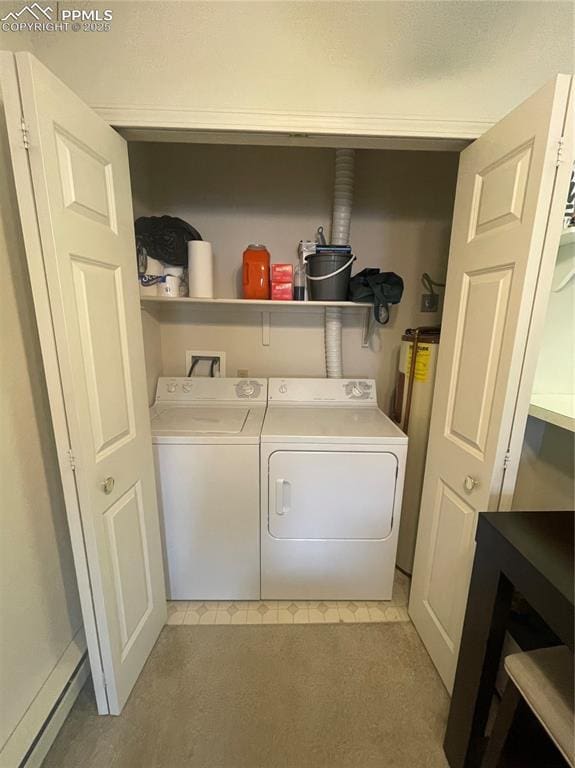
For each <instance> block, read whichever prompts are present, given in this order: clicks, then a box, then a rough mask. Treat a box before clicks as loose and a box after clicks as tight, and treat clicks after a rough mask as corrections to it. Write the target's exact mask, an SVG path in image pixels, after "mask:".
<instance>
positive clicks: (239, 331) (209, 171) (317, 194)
mask: <svg viewBox="0 0 575 768" xmlns="http://www.w3.org/2000/svg"><path fill="white" fill-rule="evenodd" d="M129 150H130V168H131V175H132V192H133V198H134V215H135V217H138V216H144V215H162V214H170V215H172V216H180V217H181V218H183V219H185V220H186V221H188V222H189V223H190V224H192V225H193V226H194V227H196V229H198V230H199V231H200V233H201V234H202V236H203V238H204V239H205V240H209V241H210V242H212V244H213V248H214V257H215V265H216V267H215V291H216V296H217V297H241V272H240V266H241V259H242V251H243V249H244V247H245V246H246V245H247V244H248V243H252V242H260V243H262V242H263V243H265V244H266V245H267V246H268V249H269V251H270V253H271V257H272V262H284V261H288V262H292V263H295V261H296V258H297V245H298V242H299V240H301V239H313V237H314V234H315V231H316V229H317V227H318V226H319V225H323V226H324V228H325V230H326V233H327V235H328V236H329V228H330V221H331V208H332V189H333V173H334V152H333V150H331V149H318V148H301V147H261V146H260V147H255V146H230V145H200V144H176V143H155V144H153V143H145V142H142V143H139V142H134V143H131V144H130V147H129ZM457 163H458V155H457V154H456V153H451V152H416V151H392V150H360V151H358V152H357V153H356V183H355V197H354V205H353V217H352V227H351V243H352V246H353V250H354V253H355V254H356V256H357V262H356V264H355V269H356V270H359V269H362V268H363V267H368V266H369V267H379V268H380V269H382V270H385V271H394V272H397V273H398V274H400V275H401V276H402V277H403V279H404V282H405V292H404V296H403V299H402V302H401V304H400V305H399V306H398V307H395V308H394V309H393V310H392V316H391V321H390V323H389V325H387V326H385V327H377V328H375V330H374V332H373V333H372V335H371V338H370V344H369V347H367V348H365V347H362V346H361V330H362V322H363V317H362V313H361V312H359V311H357V312H353V313H344V329H343V358H344V376H346V377H354V376H363V377H370V378H374V379H376V381H377V388H378V393H379V399H380V405H381V407H382V408H383V409H384V410H385V411H389V407H390V402H391V397H392V393H393V388H394V382H395V375H396V370H397V361H398V354H399V347H400V342H401V335H402V333H403V332H404V330H405V328H407V327H413V326H417V325H434V324H437V323H439V322H440V319H441V315H440V312H437V313H421V312H420V296H421V294H422V292H423V291H424V289H423V287H422V285H421V283H420V277H421V274H422V272H429V273H430V274H431V276H432V277H433V278H434V279H436V280H442V279H443V278H444V276H445V273H446V268H447V257H448V251H449V237H450V230H451V218H452V212H453V200H454V194H455V182H456V174H457ZM440 309H441V306H440ZM142 316H143V328H144V342H145V348H146V363H147V371H148V392H149V397H150V401H152V399H153V396H154V392H155V384H156V381H157V377H158V376H159V375H164V376H182V375H185V351H186V350H187V349H208V350H213V349H218V350H223V351H225V352H226V359H227V375H228V376H236V375H237V374H238V370H240V369H243V370H247V371H248V372H249V375H250V376H261V377H264V376H324V375H325V368H324V365H325V363H324V348H323V315H322V313H321V312H318V311H317V310H314V311H313V312H303V311H302V310H298V311H293V310H290V308H289V307H288V308H286V310H285V311H282V310H274V311H273V312H272V314H271V334H270V343H269V346H264V345H263V344H262V332H261V311H256V310H251V309H248V308H246V307H240V308H239V309H230V308H223V307H217V308H216V307H206V308H203V307H202V308H201V309H197V308H192V307H190V306H181V305H174V306H171V307H163V310H162V313H161V315H157V316H156V317H154V316H153V315H152V314H150V313H149V312H147V311H143V312H142Z"/></svg>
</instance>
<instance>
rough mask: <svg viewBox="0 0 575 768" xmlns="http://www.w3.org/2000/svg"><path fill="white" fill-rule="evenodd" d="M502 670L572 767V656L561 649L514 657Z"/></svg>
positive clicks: (574, 758) (574, 743)
mask: <svg viewBox="0 0 575 768" xmlns="http://www.w3.org/2000/svg"><path fill="white" fill-rule="evenodd" d="M505 670H506V672H507V674H508V675H509V677H510V678H511V680H512V682H513V683H514V684H515V686H516V687H517V688H518V689H519V692H520V693H521V695H522V696H523V698H524V699H525V701H526V702H527V704H529V706H530V707H531V709H532V710H533V713H534V714H535V716H536V717H537V719H538V720H539V721H540V722H541V724H542V725H543V727H544V728H545V730H546V731H547V733H548V734H549V736H551V738H552V739H553V741H554V742H555V744H556V745H557V747H558V748H559V749H560V750H561V752H562V754H563V756H564V757H565V759H566V760H567V762H568V763H569V765H570V766H575V733H574V721H573V718H574V714H573V654H572V653H571V651H570V650H569V649H568V648H566V647H565V646H564V645H560V646H557V647H555V648H541V649H539V650H537V651H529V652H528V653H514V654H512V655H511V656H507V657H506V659H505Z"/></svg>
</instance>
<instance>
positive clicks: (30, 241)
mask: <svg viewBox="0 0 575 768" xmlns="http://www.w3.org/2000/svg"><path fill="white" fill-rule="evenodd" d="M0 77H1V81H2V96H3V100H4V103H5V104H9V105H11V107H12V110H14V111H16V110H17V112H18V113H19V114H22V104H21V100H20V89H19V86H18V74H17V70H16V58H15V56H14V54H12V53H8V52H5V51H2V52H0ZM6 126H7V133H8V141H9V144H10V150H11V154H12V162H13V163H14V166H15V167H16V168H18V169H19V171H20V173H21V179H22V180H25V181H23V182H22V184H18V185H16V196H17V198H18V204H19V208H20V211H21V212H22V213H21V214H20V219H21V225H22V235H23V238H24V244H25V251H26V259H27V262H28V274H29V277H30V284H31V287H32V295H33V298H34V311H35V314H36V325H37V329H38V336H39V339H40V348H41V351H42V361H43V364H44V376H45V379H46V387H47V391H48V400H49V403H50V413H51V418H52V425H53V431H54V439H55V442H56V452H57V455H58V465H59V470H60V476H61V478H62V490H63V493H64V503H65V506H66V511H67V519H68V525H69V529H70V539H71V542H72V554H73V558H74V566H75V569H76V577H77V580H78V588H79V590H81V591H82V592H83V593H84V594H88V593H90V594H91V593H92V589H91V583H90V575H89V571H88V560H87V556H86V549H85V542H84V531H83V527H82V521H81V517H80V507H79V502H78V494H77V490H76V478H75V476H74V472H73V466H72V458H71V457H72V453H71V443H70V435H69V430H68V419H67V416H66V409H65V405H64V395H63V392H62V381H61V376H60V366H59V362H58V353H57V351H56V340H55V334H54V328H53V324H52V311H51V308H50V299H49V295H48V287H47V284H46V278H45V271H44V270H45V267H44V255H43V251H42V243H41V240H40V232H39V226H38V218H37V215H36V201H35V198H34V191H33V187H32V174H31V171H30V164H29V157H28V151H27V148H26V144H25V133H24V130H23V129H22V126H20V130H18V128H17V127H16V126H15V125H14V124H13V123H10V121H8V120H7V121H6ZM81 606H82V621H83V623H84V632H85V635H86V640H87V644H88V649H89V657H90V668H91V671H92V680H93V683H94V692H95V695H96V703H97V705H98V711H99V712H102V713H107V712H109V705H108V698H107V695H106V686H105V680H104V669H103V664H102V658H101V655H100V650H99V649H100V644H99V639H98V632H97V628H96V616H95V612H94V605H93V602H92V605H91V610H90V609H89V607H88V606H87V605H86V601H84V600H83V601H81Z"/></svg>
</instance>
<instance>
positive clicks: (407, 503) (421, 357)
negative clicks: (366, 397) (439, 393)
mask: <svg viewBox="0 0 575 768" xmlns="http://www.w3.org/2000/svg"><path fill="white" fill-rule="evenodd" d="M415 345H416V346H417V353H416V355H415V365H414V366H413V368H412V363H413V359H414V356H413V349H414V346H415ZM438 346H439V328H414V329H411V328H410V329H408V330H407V331H406V332H405V334H404V335H403V336H402V340H401V350H400V354H399V369H398V374H397V384H396V389H395V403H394V418H395V421H396V422H397V423H398V424H399V425H400V426H401V428H402V429H403V431H404V432H406V433H407V435H408V437H409V448H408V451H407V465H406V469H405V486H404V491H403V506H402V508H401V523H400V526H399V543H398V546H397V565H398V566H399V568H401V569H402V570H403V571H405V572H406V573H411V571H412V569H413V556H414V554H415V540H416V537H417V526H418V523H419V506H420V503H421V490H422V486H423V474H424V472H425V458H426V455H427V440H428V438H429V421H430V419H431V404H432V400H433V388H434V384H435V369H436V367H437V350H438Z"/></svg>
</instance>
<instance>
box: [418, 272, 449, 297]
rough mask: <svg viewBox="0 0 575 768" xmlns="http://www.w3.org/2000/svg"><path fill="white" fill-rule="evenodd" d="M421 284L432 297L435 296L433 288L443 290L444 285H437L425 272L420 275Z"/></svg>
mask: <svg viewBox="0 0 575 768" xmlns="http://www.w3.org/2000/svg"><path fill="white" fill-rule="evenodd" d="M421 284H422V285H423V287H424V288H425V289H426V290H427V292H428V293H431V295H432V296H435V291H434V290H433V288H434V287H435V288H445V283H438V282H437V281H436V280H433V279H432V278H431V276H430V275H429V274H428V273H427V272H424V273H423V274H422V275H421Z"/></svg>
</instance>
